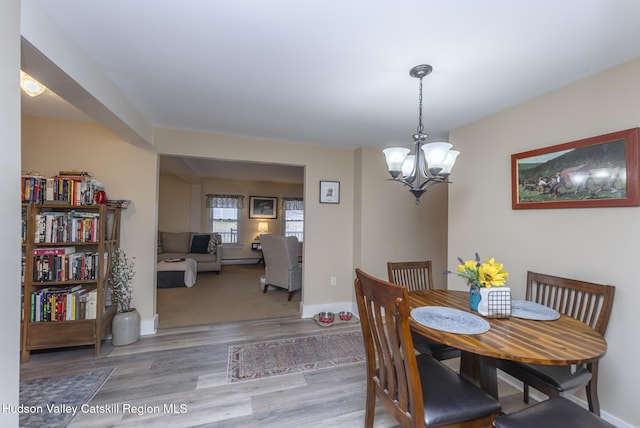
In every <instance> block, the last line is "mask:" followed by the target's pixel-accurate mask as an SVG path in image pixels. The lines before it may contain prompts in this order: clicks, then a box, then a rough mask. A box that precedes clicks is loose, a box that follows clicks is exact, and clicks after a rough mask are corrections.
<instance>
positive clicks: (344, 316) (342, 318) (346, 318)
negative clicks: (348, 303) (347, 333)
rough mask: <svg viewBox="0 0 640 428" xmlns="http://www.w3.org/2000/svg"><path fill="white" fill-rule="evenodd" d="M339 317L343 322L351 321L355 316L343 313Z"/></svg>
mask: <svg viewBox="0 0 640 428" xmlns="http://www.w3.org/2000/svg"><path fill="white" fill-rule="evenodd" d="M338 317H340V319H341V320H342V321H351V318H352V317H353V314H352V313H351V312H346V311H342V312H340V313H339V314H338Z"/></svg>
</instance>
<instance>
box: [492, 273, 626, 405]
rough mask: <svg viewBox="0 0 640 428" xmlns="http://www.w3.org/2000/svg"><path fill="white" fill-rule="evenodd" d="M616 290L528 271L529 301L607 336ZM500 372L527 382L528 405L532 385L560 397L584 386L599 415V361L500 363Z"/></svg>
mask: <svg viewBox="0 0 640 428" xmlns="http://www.w3.org/2000/svg"><path fill="white" fill-rule="evenodd" d="M614 293H615V287H614V286H612V285H602V284H595V283H592V282H587V281H579V280H576V279H568V278H560V277H557V276H552V275H546V274H542V273H536V272H531V271H529V272H527V290H526V300H529V301H533V302H536V303H540V304H542V305H545V306H547V307H550V308H553V309H555V310H556V311H558V312H559V313H561V314H563V315H566V316H569V317H572V318H575V319H577V320H578V321H582V322H583V323H585V324H587V325H588V326H590V327H592V328H593V329H594V330H596V331H597V332H598V333H600V334H601V335H602V336H604V334H605V332H606V330H607V325H608V324H609V317H610V316H611V308H612V306H613V296H614ZM497 366H498V368H499V369H500V370H502V371H504V372H506V373H508V374H510V375H511V376H513V377H515V378H517V379H519V380H521V381H522V382H523V383H524V397H523V399H524V401H525V403H528V402H529V386H532V387H533V388H535V389H537V390H539V391H541V392H543V393H545V394H546V395H548V396H549V397H557V396H560V395H561V394H563V393H566V392H571V391H574V390H576V389H579V388H582V387H585V388H586V392H587V401H588V403H589V410H591V411H592V412H593V413H595V414H596V415H600V402H599V400H598V361H597V360H596V361H593V362H590V363H588V364H586V365H577V366H576V365H571V366H551V365H543V364H528V363H521V362H518V361H506V360H498V362H497Z"/></svg>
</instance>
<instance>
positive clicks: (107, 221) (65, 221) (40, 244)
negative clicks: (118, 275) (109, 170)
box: [20, 204, 121, 363]
mask: <svg viewBox="0 0 640 428" xmlns="http://www.w3.org/2000/svg"><path fill="white" fill-rule="evenodd" d="M120 216H121V208H120V207H114V206H107V205H79V206H72V205H60V204H23V205H22V218H23V221H22V223H23V224H22V230H23V232H22V242H23V244H22V302H23V307H22V320H21V324H20V325H21V361H22V362H23V363H24V362H27V361H28V360H29V357H30V353H31V351H33V350H39V349H50V348H62V347H72V346H83V345H92V346H93V347H94V352H95V354H96V355H98V354H99V353H100V345H101V342H102V340H103V339H104V338H105V337H106V336H107V334H109V333H110V331H111V319H112V318H113V316H114V314H115V313H116V308H115V306H112V305H111V297H112V296H111V291H110V288H109V286H108V281H107V279H108V272H109V269H110V267H111V257H112V254H113V251H114V250H115V249H116V248H118V247H119V245H120Z"/></svg>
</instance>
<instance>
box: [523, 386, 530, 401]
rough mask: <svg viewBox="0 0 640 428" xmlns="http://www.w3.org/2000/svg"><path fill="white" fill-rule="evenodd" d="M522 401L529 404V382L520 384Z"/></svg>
mask: <svg viewBox="0 0 640 428" xmlns="http://www.w3.org/2000/svg"><path fill="white" fill-rule="evenodd" d="M522 401H524V402H525V404H529V384H528V383H526V382H525V383H523V384H522Z"/></svg>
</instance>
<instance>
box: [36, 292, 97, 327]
mask: <svg viewBox="0 0 640 428" xmlns="http://www.w3.org/2000/svg"><path fill="white" fill-rule="evenodd" d="M97 303H98V291H97V290H96V289H95V288H94V289H91V290H89V289H86V288H83V287H82V286H81V285H75V286H73V287H63V288H42V289H40V290H37V291H34V292H32V293H31V305H30V307H31V313H30V314H29V320H30V321H31V322H44V321H75V320H82V319H95V318H96V315H97Z"/></svg>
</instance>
